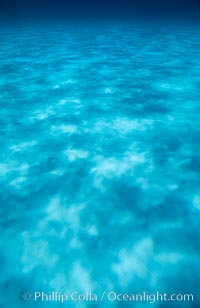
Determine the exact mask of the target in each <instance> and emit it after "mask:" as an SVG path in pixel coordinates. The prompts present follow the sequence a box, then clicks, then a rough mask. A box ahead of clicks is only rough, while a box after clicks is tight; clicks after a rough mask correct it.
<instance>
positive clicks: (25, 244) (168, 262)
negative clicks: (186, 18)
mask: <svg viewBox="0 0 200 308" xmlns="http://www.w3.org/2000/svg"><path fill="white" fill-rule="evenodd" d="M0 37H1V41H0V89H1V90H0V104H1V109H0V138H1V152H0V187H1V195H0V203H1V208H0V213H1V234H3V236H2V238H1V240H0V243H1V259H0V261H1V268H2V272H1V277H0V284H1V290H2V291H3V292H2V295H1V298H0V302H1V307H2V308H4V307H16V308H18V307H43V306H44V305H45V306H49V307H60V306H62V305H61V303H59V302H50V301H49V302H42V301H39V300H38V301H37V303H35V302H34V301H33V300H30V301H24V300H23V298H21V294H22V293H24V292H30V293H31V294H33V293H34V292H35V291H44V292H53V291H57V292H64V293H69V294H70V293H71V292H74V291H78V292H82V293H84V292H87V291H91V292H94V293H97V294H102V292H104V291H106V292H109V291H116V292H121V293H129V294H130V293H139V292H143V291H146V292H149V293H155V292H156V291H159V292H166V293H192V294H194V295H195V302H181V303H179V302H176V303H172V304H173V305H171V302H167V303H165V302H156V303H154V307H160V308H163V307H181V308H182V307H198V305H199V299H200V293H199V292H200V258H199V256H200V232H199V226H200V155H199V153H200V152H199V150H200V112H199V99H200V92H199V89H200V79H199V78H200V53H199V50H200V48H199V47H200V40H199V32H198V31H197V29H180V28H179V29H177V28H176V29H174V28H163V29H161V28H160V29H159V30H158V29H153V28H149V29H147V28H146V29H142V28H137V27H134V26H129V27H120V26H118V27H116V25H115V26H113V27H109V28H108V29H106V31H105V29H104V30H103V29H102V30H100V29H95V28H93V29H86V28H82V27H80V28H79V27H76V28H71V27H69V26H67V25H66V26H65V27H58V28H55V29H53V28H52V27H51V29H49V30H47V29H45V30H44V29H40V28H37V27H31V26H30V25H29V27H27V28H26V29H24V28H23V29H20V28H14V27H9V28H1V29H0ZM63 305H64V306H66V307H124V306H125V307H126V306H127V307H137V308H138V307H142V308H143V307H147V306H149V304H148V303H146V302H119V301H113V302H109V301H108V300H105V301H104V304H102V303H101V302H99V301H98V302H90V301H82V302H72V301H67V302H66V303H65V304H63ZM102 305H103V306H102Z"/></svg>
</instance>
